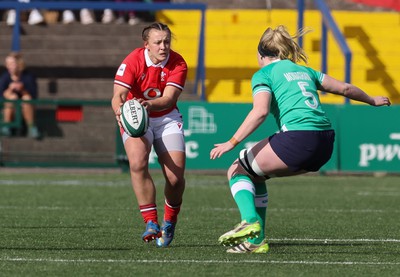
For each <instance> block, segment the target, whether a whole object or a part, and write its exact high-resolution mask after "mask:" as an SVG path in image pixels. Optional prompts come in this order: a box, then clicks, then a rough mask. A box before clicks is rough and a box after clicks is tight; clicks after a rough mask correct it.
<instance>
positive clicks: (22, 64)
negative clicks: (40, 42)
mask: <svg viewBox="0 0 400 277" xmlns="http://www.w3.org/2000/svg"><path fill="white" fill-rule="evenodd" d="M8 58H13V59H15V61H16V62H17V65H18V70H19V71H23V70H24V69H25V62H24V59H23V58H22V54H21V53H19V52H10V53H9V54H8V55H7V56H6V58H5V60H7V59H8Z"/></svg>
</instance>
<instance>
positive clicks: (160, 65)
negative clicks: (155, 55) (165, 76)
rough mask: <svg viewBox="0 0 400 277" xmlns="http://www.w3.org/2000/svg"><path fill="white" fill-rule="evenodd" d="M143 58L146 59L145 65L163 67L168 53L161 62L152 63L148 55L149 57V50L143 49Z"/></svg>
mask: <svg viewBox="0 0 400 277" xmlns="http://www.w3.org/2000/svg"><path fill="white" fill-rule="evenodd" d="M144 58H145V59H146V65H147V67H150V66H154V67H164V66H165V65H166V64H167V62H168V59H169V55H168V57H167V58H166V59H165V60H164V61H162V62H160V63H158V64H154V63H153V62H152V61H151V59H150V57H149V50H147V49H144Z"/></svg>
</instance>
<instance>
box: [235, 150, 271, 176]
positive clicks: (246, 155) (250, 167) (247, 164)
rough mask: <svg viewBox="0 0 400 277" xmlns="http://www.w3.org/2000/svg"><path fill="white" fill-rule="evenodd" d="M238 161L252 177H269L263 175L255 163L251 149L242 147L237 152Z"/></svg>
mask: <svg viewBox="0 0 400 277" xmlns="http://www.w3.org/2000/svg"><path fill="white" fill-rule="evenodd" d="M239 163H240V165H241V166H242V167H243V169H244V170H246V171H247V173H249V174H250V175H251V176H253V177H265V178H266V179H269V176H267V175H265V174H264V173H263V172H262V171H261V169H260V167H259V166H258V164H257V161H256V159H255V158H254V155H253V153H252V152H251V151H249V150H248V149H243V150H242V151H240V153H239Z"/></svg>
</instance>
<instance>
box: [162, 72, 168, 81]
mask: <svg viewBox="0 0 400 277" xmlns="http://www.w3.org/2000/svg"><path fill="white" fill-rule="evenodd" d="M165 75H167V73H165V72H163V71H161V82H165V80H164V77H165Z"/></svg>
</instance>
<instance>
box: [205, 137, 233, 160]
mask: <svg viewBox="0 0 400 277" xmlns="http://www.w3.org/2000/svg"><path fill="white" fill-rule="evenodd" d="M233 148H235V145H233V144H232V143H231V142H230V141H227V142H224V143H217V144H214V148H213V149H212V150H211V152H210V159H211V160H215V159H216V158H220V157H221V156H222V155H223V154H224V153H226V152H228V151H231V150H232V149H233Z"/></svg>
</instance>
